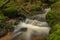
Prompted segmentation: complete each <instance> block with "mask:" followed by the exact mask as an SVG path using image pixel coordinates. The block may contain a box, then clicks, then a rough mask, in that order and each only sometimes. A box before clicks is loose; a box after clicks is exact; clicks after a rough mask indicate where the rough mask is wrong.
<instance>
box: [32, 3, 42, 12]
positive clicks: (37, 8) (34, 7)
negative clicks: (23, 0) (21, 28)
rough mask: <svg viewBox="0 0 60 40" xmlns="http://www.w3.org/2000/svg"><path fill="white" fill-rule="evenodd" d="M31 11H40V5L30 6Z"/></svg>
mask: <svg viewBox="0 0 60 40" xmlns="http://www.w3.org/2000/svg"><path fill="white" fill-rule="evenodd" d="M31 10H35V11H37V10H41V5H40V4H34V5H32V7H31Z"/></svg>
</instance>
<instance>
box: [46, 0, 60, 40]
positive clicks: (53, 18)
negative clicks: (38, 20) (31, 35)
mask: <svg viewBox="0 0 60 40" xmlns="http://www.w3.org/2000/svg"><path fill="white" fill-rule="evenodd" d="M46 19H47V22H48V23H49V25H50V26H51V28H52V29H51V31H50V35H49V36H48V38H47V40H60V1H59V2H56V3H54V4H52V6H51V10H50V11H49V12H48V14H47V16H46Z"/></svg>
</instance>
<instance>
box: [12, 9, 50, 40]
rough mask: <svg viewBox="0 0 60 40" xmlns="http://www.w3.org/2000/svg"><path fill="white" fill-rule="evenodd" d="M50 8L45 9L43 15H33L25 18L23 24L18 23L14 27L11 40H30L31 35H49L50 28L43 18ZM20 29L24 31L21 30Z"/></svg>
mask: <svg viewBox="0 0 60 40" xmlns="http://www.w3.org/2000/svg"><path fill="white" fill-rule="evenodd" d="M49 10H50V8H47V9H45V13H43V14H38V15H34V16H32V17H30V18H27V19H26V20H25V22H20V23H19V24H18V25H17V26H15V30H14V32H13V34H12V39H13V40H20V39H21V40H31V36H32V34H36V35H41V34H43V35H42V36H44V37H46V36H47V35H48V34H49V30H50V27H49V26H48V24H47V22H46V19H45V16H46V14H47V12H48V11H49ZM21 29H25V31H24V30H21Z"/></svg>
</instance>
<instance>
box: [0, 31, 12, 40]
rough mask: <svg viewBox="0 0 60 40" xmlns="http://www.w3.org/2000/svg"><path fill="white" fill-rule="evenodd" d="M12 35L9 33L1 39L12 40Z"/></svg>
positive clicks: (0, 39)
mask: <svg viewBox="0 0 60 40" xmlns="http://www.w3.org/2000/svg"><path fill="white" fill-rule="evenodd" d="M11 34H12V33H11V32H8V33H7V34H6V35H5V36H4V37H2V38H0V40H10V38H11Z"/></svg>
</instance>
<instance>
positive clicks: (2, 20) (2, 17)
mask: <svg viewBox="0 0 60 40" xmlns="http://www.w3.org/2000/svg"><path fill="white" fill-rule="evenodd" d="M6 18H7V17H6V16H4V15H3V14H2V13H0V24H1V23H2V22H4V21H5V20H6Z"/></svg>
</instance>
